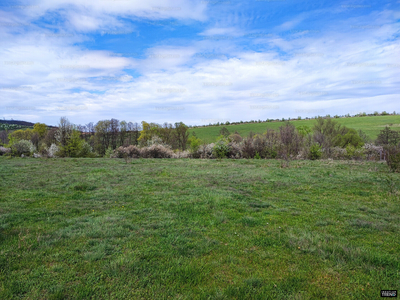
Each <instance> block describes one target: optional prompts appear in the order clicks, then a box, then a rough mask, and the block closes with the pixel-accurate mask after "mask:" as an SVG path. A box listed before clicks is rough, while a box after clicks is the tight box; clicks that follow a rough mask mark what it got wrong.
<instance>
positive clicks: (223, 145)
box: [213, 137, 230, 158]
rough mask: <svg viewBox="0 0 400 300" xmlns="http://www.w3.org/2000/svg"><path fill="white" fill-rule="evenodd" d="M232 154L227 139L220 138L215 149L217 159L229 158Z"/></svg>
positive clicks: (214, 153)
mask: <svg viewBox="0 0 400 300" xmlns="http://www.w3.org/2000/svg"><path fill="white" fill-rule="evenodd" d="M229 152H230V147H229V143H228V141H227V139H226V138H223V137H220V138H219V139H218V141H217V142H216V143H215V145H214V147H213V155H214V157H216V158H225V157H228V155H229Z"/></svg>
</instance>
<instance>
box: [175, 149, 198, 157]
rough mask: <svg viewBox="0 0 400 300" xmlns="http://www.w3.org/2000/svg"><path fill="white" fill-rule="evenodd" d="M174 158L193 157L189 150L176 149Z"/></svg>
mask: <svg viewBox="0 0 400 300" xmlns="http://www.w3.org/2000/svg"><path fill="white" fill-rule="evenodd" d="M173 157H174V158H189V157H193V156H192V153H190V151H188V150H186V151H178V152H176V153H174V156H173Z"/></svg>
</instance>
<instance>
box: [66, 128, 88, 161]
mask: <svg viewBox="0 0 400 300" xmlns="http://www.w3.org/2000/svg"><path fill="white" fill-rule="evenodd" d="M83 142H84V141H83V140H82V139H81V134H80V132H79V130H77V129H73V130H72V132H71V134H70V136H69V139H68V141H67V143H66V144H65V145H64V146H62V147H61V152H62V156H67V157H79V153H80V152H81V151H82V145H83Z"/></svg>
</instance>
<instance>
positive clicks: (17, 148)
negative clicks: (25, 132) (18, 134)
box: [11, 140, 36, 156]
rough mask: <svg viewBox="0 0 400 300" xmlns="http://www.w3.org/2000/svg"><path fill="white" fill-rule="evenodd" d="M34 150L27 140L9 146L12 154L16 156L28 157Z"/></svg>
mask: <svg viewBox="0 0 400 300" xmlns="http://www.w3.org/2000/svg"><path fill="white" fill-rule="evenodd" d="M35 150H36V149H35V146H34V145H33V144H32V142H31V141H27V140H20V141H18V142H16V143H14V144H13V145H12V146H11V151H12V153H13V154H15V155H18V156H21V155H30V154H31V153H33V152H34V151H35Z"/></svg>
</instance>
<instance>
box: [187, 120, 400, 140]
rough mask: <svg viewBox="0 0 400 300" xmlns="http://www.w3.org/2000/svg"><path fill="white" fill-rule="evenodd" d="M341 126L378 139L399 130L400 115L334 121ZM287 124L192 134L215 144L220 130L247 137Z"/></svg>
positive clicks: (311, 123) (300, 123)
mask: <svg viewBox="0 0 400 300" xmlns="http://www.w3.org/2000/svg"><path fill="white" fill-rule="evenodd" d="M334 120H335V121H338V122H339V123H340V124H342V125H344V126H347V127H349V128H354V129H356V130H359V129H361V130H362V131H364V132H365V133H366V134H367V135H368V136H369V137H370V138H371V139H376V137H377V136H378V134H379V132H380V131H381V130H382V129H384V128H385V126H386V125H387V126H390V125H391V126H392V127H391V128H392V129H393V130H399V129H400V128H399V127H400V115H395V116H394V115H390V116H372V117H370V116H368V117H352V118H338V119H334ZM291 122H292V123H293V125H295V126H296V127H298V126H308V127H310V128H312V127H313V126H314V124H315V122H316V121H315V120H295V121H291ZM284 124H285V123H284V122H282V121H280V122H264V123H249V124H239V125H223V126H208V127H199V128H193V129H190V132H195V133H196V136H197V137H198V138H200V139H202V140H203V141H205V142H206V143H212V142H215V141H216V140H217V138H218V136H219V135H220V133H219V132H220V130H221V128H222V127H226V128H227V129H228V130H229V132H230V133H234V132H235V131H237V132H238V133H239V134H240V135H242V136H247V135H248V134H249V132H250V131H253V132H255V133H264V132H265V131H266V130H267V128H271V129H275V130H277V129H279V127H280V126H283V125H284Z"/></svg>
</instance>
